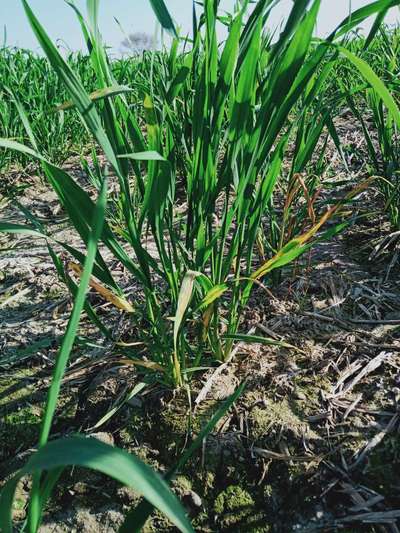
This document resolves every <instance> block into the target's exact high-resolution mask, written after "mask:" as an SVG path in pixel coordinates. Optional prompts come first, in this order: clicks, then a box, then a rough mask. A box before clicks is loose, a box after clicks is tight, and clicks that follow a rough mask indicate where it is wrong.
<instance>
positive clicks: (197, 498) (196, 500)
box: [188, 490, 203, 507]
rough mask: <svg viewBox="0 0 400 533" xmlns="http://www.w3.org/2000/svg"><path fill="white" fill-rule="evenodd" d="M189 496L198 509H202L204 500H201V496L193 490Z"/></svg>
mask: <svg viewBox="0 0 400 533" xmlns="http://www.w3.org/2000/svg"><path fill="white" fill-rule="evenodd" d="M188 496H190V498H191V500H192V502H193V505H195V506H196V507H201V506H202V505H203V500H202V499H201V498H200V496H199V495H198V494H197V493H196V492H194V491H193V490H190V491H189V492H188Z"/></svg>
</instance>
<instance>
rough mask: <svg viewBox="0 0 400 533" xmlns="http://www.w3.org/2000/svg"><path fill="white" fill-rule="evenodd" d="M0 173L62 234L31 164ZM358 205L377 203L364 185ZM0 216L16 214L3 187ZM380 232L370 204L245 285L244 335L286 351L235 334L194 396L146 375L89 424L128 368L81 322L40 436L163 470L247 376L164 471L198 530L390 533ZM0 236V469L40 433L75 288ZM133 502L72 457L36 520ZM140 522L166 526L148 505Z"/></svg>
mask: <svg viewBox="0 0 400 533" xmlns="http://www.w3.org/2000/svg"><path fill="white" fill-rule="evenodd" d="M341 128H342V130H344V131H343V132H344V135H345V136H346V135H347V136H348V137H349V138H351V137H352V136H354V135H356V134H355V133H354V131H353V129H352V125H351V124H344V125H343V124H342V126H341ZM347 130H348V131H347ZM346 131H347V133H346ZM343 132H342V133H343ZM350 140H351V139H350ZM349 163H350V167H351V179H350V182H352V183H354V182H355V181H356V180H357V179H359V177H360V176H362V174H363V172H365V169H364V168H363V166H362V164H361V165H360V161H358V160H352V161H350V162H349ZM330 171H331V173H332V172H333V173H335V172H336V177H337V174H339V173H344V170H343V168H341V167H340V162H339V161H338V162H337V168H336V170H335V168H331V169H330ZM8 178H9V182H10V183H12V184H13V186H16V185H17V183H18V180H21V183H22V182H23V183H24V184H26V183H28V184H29V187H27V188H25V189H24V190H21V191H20V193H19V196H18V200H19V202H21V204H23V205H26V206H27V207H29V209H30V210H31V211H32V212H33V213H34V214H35V215H36V216H37V217H38V218H39V219H41V218H43V219H45V220H46V221H47V222H49V221H50V222H51V232H52V235H54V236H56V235H57V236H59V235H60V232H62V233H63V235H64V236H69V237H70V239H69V242H71V239H72V238H73V236H72V235H68V232H69V229H68V227H67V226H66V224H65V220H64V218H63V212H62V211H58V209H57V205H58V203H57V201H56V199H55V196H53V193H51V192H50V191H49V189H48V187H45V186H44V185H43V184H42V183H41V182H40V180H39V178H37V177H35V176H34V175H31V176H28V177H27V176H23V177H21V176H19V175H18V174H10V175H9V176H8ZM360 202H361V203H360V205H361V204H362V205H363V206H366V205H367V204H368V210H369V212H370V213H371V212H373V211H374V202H375V196H374V193H373V192H371V191H368V192H366V193H364V194H363V197H362V198H361V200H360ZM355 208H356V207H355ZM3 212H5V213H6V215H8V216H7V218H8V219H13V220H17V218H16V217H17V215H16V210H15V209H14V207H13V205H12V204H11V203H7V201H6V200H5V199H3ZM385 233H388V229H387V227H385V223H384V221H383V219H379V218H378V215H376V216H372V217H369V218H368V219H365V218H360V219H359V222H358V223H357V225H356V226H353V227H352V228H351V229H350V230H349V231H347V232H346V233H344V234H342V235H341V236H339V237H336V238H335V239H334V240H333V241H331V242H327V243H324V244H320V245H318V246H317V247H316V248H314V249H313V251H312V253H311V254H310V255H309V256H305V257H303V258H302V259H301V261H300V262H299V263H298V264H297V265H296V267H295V269H294V271H293V272H292V274H291V276H290V277H286V278H285V281H284V282H282V283H280V284H278V285H277V286H276V287H273V288H272V289H271V292H267V291H266V290H265V289H263V288H261V287H260V288H257V289H256V290H255V291H254V293H253V296H252V299H251V301H250V303H249V305H248V309H247V311H246V313H245V316H244V319H243V323H242V326H241V330H242V331H243V332H247V331H255V332H257V333H258V334H261V335H266V336H268V337H272V338H275V339H283V340H285V341H286V342H287V343H289V344H291V345H292V346H293V348H278V347H272V346H271V347H269V346H261V345H246V346H244V345H239V346H236V349H235V353H234V357H233V358H232V359H231V360H230V361H229V362H228V363H227V364H225V365H223V366H222V367H215V368H212V369H209V370H207V371H206V372H205V374H202V375H201V378H200V377H199V378H196V379H194V381H193V382H192V391H191V396H192V397H191V400H192V401H191V405H190V404H189V401H188V398H187V394H186V392H184V391H183V392H177V393H172V392H170V391H168V390H166V389H165V388H162V387H160V386H153V387H152V388H150V389H146V393H145V394H142V395H140V394H139V395H137V396H135V397H134V398H133V399H132V400H131V401H130V402H128V403H126V404H124V405H123V406H122V407H121V409H119V410H118V411H116V413H115V414H114V416H112V417H111V418H110V419H109V420H108V421H106V422H105V423H104V424H99V421H101V419H102V417H103V416H104V415H106V414H107V413H108V412H109V411H110V409H112V408H113V407H114V406H118V405H119V403H120V402H121V400H122V399H123V398H124V397H125V396H126V394H127V393H129V391H131V390H132V389H133V387H134V386H135V385H136V384H138V383H139V382H140V380H141V375H140V373H139V372H138V370H137V368H136V367H134V366H129V365H126V364H124V363H121V356H120V355H119V354H118V350H117V346H116V345H113V344H110V343H108V344H107V343H105V342H103V341H102V340H99V336H98V334H97V332H96V331H95V330H94V329H93V326H91V325H90V324H89V322H88V321H86V320H84V321H83V323H82V324H81V329H80V337H79V342H78V344H77V346H76V348H75V351H74V356H73V359H72V361H71V364H70V366H69V368H68V372H67V374H66V376H65V378H64V381H63V392H62V401H61V402H60V405H59V410H58V415H57V422H56V426H55V428H54V434H53V436H57V435H58V436H61V435H66V434H70V433H73V432H76V431H84V432H87V433H88V434H92V435H94V436H97V438H99V439H101V440H104V441H106V442H109V443H113V444H116V445H118V446H120V447H122V448H124V449H125V450H128V451H132V452H134V453H136V454H137V455H139V456H140V457H141V458H143V459H144V460H145V461H146V462H148V463H149V464H150V465H152V466H154V467H156V468H157V469H158V470H159V471H161V472H162V471H165V470H166V469H167V468H168V467H170V466H171V465H172V464H174V462H175V460H176V458H177V457H178V455H179V453H180V452H181V450H182V449H183V448H184V447H185V445H186V442H187V440H188V438H189V437H190V436H191V435H193V434H196V432H198V430H199V428H200V427H201V426H202V424H203V423H204V421H206V420H208V419H209V418H210V416H211V414H212V413H213V412H214V411H215V409H216V407H217V406H218V405H219V404H220V402H221V400H223V399H224V398H226V397H227V396H229V395H230V394H231V393H232V392H233V391H234V390H235V388H236V387H237V385H238V384H239V383H240V382H241V381H243V380H244V379H246V380H247V387H246V390H245V393H244V394H243V395H242V397H241V398H240V399H239V401H238V402H237V403H236V404H235V406H234V409H233V410H231V411H230V414H229V415H228V416H226V417H224V419H223V420H222V421H221V423H220V424H219V426H218V427H217V428H216V431H214V433H213V434H212V435H211V436H210V437H209V438H208V439H207V441H206V442H205V444H204V447H203V450H202V453H201V454H197V455H196V456H195V457H193V458H192V460H191V462H190V464H189V465H188V466H187V467H186V468H185V470H184V471H183V472H181V473H180V475H179V476H178V478H177V479H176V481H175V482H174V488H175V490H176V492H177V494H178V495H179V496H180V497H181V500H182V501H183V502H184V504H185V506H186V507H187V509H188V510H189V512H190V515H191V517H192V518H193V525H194V527H195V529H196V531H235V532H236V531H246V532H267V531H276V532H285V531H304V532H306V531H307V532H308V531H310V532H311V531H348V532H350V531H388V532H396V531H399V529H398V527H397V526H396V524H397V523H398V521H399V519H400V510H399V509H400V497H399V494H400V475H399V472H400V444H399V442H400V441H399V433H398V432H399V427H400V426H399V420H400V414H399V405H400V337H399V333H398V328H399V325H400V298H399V296H400V282H399V277H398V267H397V265H396V264H395V260H393V258H395V259H396V252H395V251H393V250H387V253H381V254H376V255H375V256H373V255H372V257H371V253H372V254H373V245H374V243H375V242H377V241H376V240H375V239H379V238H380V239H382V236H383V235H385ZM0 239H1V241H0V245H1V248H2V250H3V253H2V255H1V258H0V275H1V277H2V280H1V281H2V288H1V292H0V327H1V329H2V338H1V348H2V357H1V367H2V372H1V376H0V405H1V415H2V417H4V419H3V420H4V421H3V423H2V425H1V427H0V439H1V441H2V443H4V445H3V446H2V449H1V451H0V478H1V479H4V478H7V477H8V476H9V475H10V474H11V473H12V472H14V471H15V470H16V468H17V467H18V466H20V464H22V463H23V462H24V460H25V459H26V456H27V455H29V453H30V449H31V447H32V446H34V445H35V443H36V442H37V437H38V430H39V422H40V417H41V414H42V411H43V407H44V404H43V402H44V399H45V396H46V390H47V386H48V383H49V378H50V376H51V366H52V361H53V358H54V355H55V353H56V350H57V346H58V344H59V340H60V337H61V336H62V335H63V333H64V331H65V325H66V321H67V319H68V316H69V312H70V309H71V298H70V296H69V294H68V292H67V290H66V288H65V287H64V286H63V284H62V283H60V282H59V281H58V279H57V277H56V274H55V271H54V267H53V264H52V262H51V260H50V258H49V257H48V253H47V249H46V246H45V245H44V243H43V241H40V240H32V238H30V237H23V238H21V237H10V236H5V235H1V237H0ZM311 266H312V268H311ZM116 274H119V281H120V283H121V285H122V286H123V287H124V288H125V294H126V295H127V296H128V298H129V299H130V300H132V301H135V302H139V305H140V294H137V292H136V288H135V286H132V285H130V283H131V281H130V279H129V277H128V275H127V274H126V273H125V272H124V271H121V272H119V273H116ZM90 301H91V303H92V304H93V306H94V307H95V308H96V310H97V312H98V314H99V316H104V317H107V321H108V324H109V326H110V327H112V329H113V331H114V333H115V336H116V338H119V339H120V340H122V341H124V342H132V341H134V332H133V331H132V329H131V325H130V323H129V321H128V319H127V318H126V317H124V316H123V315H120V314H119V313H118V312H117V311H112V310H111V308H110V306H109V304H107V303H105V302H104V301H103V300H102V299H101V297H99V296H98V295H96V294H94V293H91V294H90ZM28 488H29V487H28V482H25V483H22V484H21V485H20V487H19V489H18V495H17V499H16V504H15V513H16V516H17V517H18V518H20V519H21V520H22V519H23V518H24V515H25V511H24V507H25V503H26V498H27V492H28ZM137 501H138V496H137V494H135V493H134V492H133V491H132V490H130V489H127V488H121V487H119V486H117V484H114V483H113V482H111V481H110V480H109V479H105V478H104V477H102V476H101V475H99V474H97V473H89V472H88V471H85V472H84V475H83V473H82V472H81V471H79V469H78V470H76V469H75V470H73V471H72V473H68V474H67V475H65V476H64V477H63V479H62V483H61V484H60V485H59V487H58V490H57V493H56V496H55V498H54V499H53V500H52V504H51V507H50V508H49V509H48V511H47V514H46V517H45V522H44V525H43V526H42V528H41V531H43V532H50V531H51V532H53V531H54V532H56V531H57V532H58V531H60V532H61V531H66V532H67V531H68V532H69V531H85V532H97V531H115V530H116V528H117V526H118V525H119V524H120V523H121V522H122V519H123V513H125V512H126V510H127V509H128V508H130V507H131V506H132V505H133V504H134V503H136V502H137ZM147 530H148V531H172V530H173V528H172V527H170V526H169V525H168V523H167V522H166V520H165V519H164V518H163V517H162V516H161V515H159V514H156V515H155V516H154V517H153V519H152V521H151V523H150V524H148V526H147Z"/></svg>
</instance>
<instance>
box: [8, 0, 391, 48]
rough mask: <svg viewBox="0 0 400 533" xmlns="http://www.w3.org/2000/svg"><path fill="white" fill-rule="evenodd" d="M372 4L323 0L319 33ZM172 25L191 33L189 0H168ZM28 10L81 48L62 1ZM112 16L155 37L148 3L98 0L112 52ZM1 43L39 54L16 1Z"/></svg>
mask: <svg viewBox="0 0 400 533" xmlns="http://www.w3.org/2000/svg"><path fill="white" fill-rule="evenodd" d="M370 1H371V0H322V6H321V11H320V16H319V20H318V26H317V32H318V35H320V36H324V35H326V34H327V33H328V32H329V31H330V30H332V29H334V28H335V26H336V25H337V24H338V23H339V22H340V21H341V20H342V19H343V18H344V17H345V16H346V15H347V14H348V13H349V4H351V6H352V9H353V10H354V9H357V8H359V7H362V6H364V5H366V4H368V3H369V2H370ZM76 4H77V5H78V6H79V7H80V8H81V9H82V10H83V11H84V12H85V0H76ZM166 4H167V5H168V7H169V10H170V12H171V15H172V17H173V18H174V20H175V22H176V24H177V25H178V26H180V27H181V28H182V32H183V33H189V32H190V29H191V9H192V2H191V0H166ZM233 4H234V0H222V1H221V7H222V8H225V9H228V10H229V8H231V7H232V6H233ZM291 4H292V0H282V2H281V3H280V4H279V6H278V7H276V8H275V11H274V13H273V16H272V17H271V22H270V24H271V27H276V26H277V25H279V24H280V22H281V21H282V20H283V19H284V17H285V14H286V13H287V12H288V9H289V8H290V5H291ZM30 6H31V8H32V9H33V11H34V13H35V14H36V16H37V17H38V18H39V20H40V21H41V23H42V24H43V25H44V27H45V28H46V30H47V31H48V33H49V34H50V36H51V37H52V38H53V40H54V41H56V40H59V43H60V44H61V43H66V45H68V48H69V49H71V50H78V49H84V48H85V46H84V42H83V39H82V35H81V32H80V27H79V24H78V23H77V19H76V16H75V15H74V13H73V11H72V9H71V8H70V7H69V6H68V5H66V4H65V2H64V0H30ZM399 15H400V11H399V8H393V9H392V10H391V12H390V13H389V15H388V18H387V22H388V23H390V24H393V23H395V22H396V21H397V20H399V19H400V16H399ZM114 17H115V18H117V19H118V21H119V22H120V24H121V26H122V28H123V30H124V32H125V33H126V34H129V33H135V32H145V33H149V34H152V35H154V32H155V30H156V20H155V17H154V15H153V12H152V10H151V7H150V2H149V0H102V1H101V2H100V29H101V32H102V34H103V37H104V40H105V42H106V43H107V44H108V45H109V46H111V48H112V50H113V52H114V53H115V54H119V53H120V52H121V42H122V41H123V39H124V34H123V32H122V31H121V28H120V27H119V25H118V24H117V23H116V22H115V20H114ZM0 32H1V33H0V43H1V44H2V42H3V40H4V36H5V35H6V42H7V44H8V45H10V46H19V47H22V48H30V49H32V50H37V51H39V47H38V44H37V42H36V39H35V37H34V35H33V34H32V31H31V29H30V27H29V25H28V23H27V20H26V16H25V13H24V11H23V8H22V3H21V1H20V0H0Z"/></svg>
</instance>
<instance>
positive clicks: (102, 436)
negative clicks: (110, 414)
mask: <svg viewBox="0 0 400 533" xmlns="http://www.w3.org/2000/svg"><path fill="white" fill-rule="evenodd" d="M90 436H91V437H92V438H94V439H97V440H99V441H100V442H104V444H109V445H110V446H114V437H113V436H112V435H111V433H106V432H105V431H100V432H99V433H92V434H91V435H90Z"/></svg>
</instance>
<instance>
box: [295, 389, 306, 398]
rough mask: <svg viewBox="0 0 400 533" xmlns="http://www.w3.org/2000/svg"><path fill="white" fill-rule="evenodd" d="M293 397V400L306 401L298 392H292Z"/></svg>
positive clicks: (302, 394) (302, 393) (303, 395)
mask: <svg viewBox="0 0 400 533" xmlns="http://www.w3.org/2000/svg"><path fill="white" fill-rule="evenodd" d="M293 397H294V399H295V400H307V396H306V395H305V394H304V392H302V391H300V390H295V391H294V392H293Z"/></svg>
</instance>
